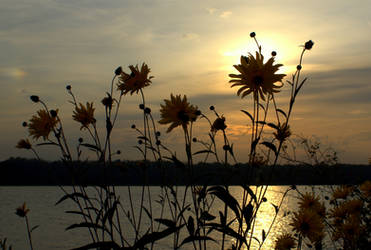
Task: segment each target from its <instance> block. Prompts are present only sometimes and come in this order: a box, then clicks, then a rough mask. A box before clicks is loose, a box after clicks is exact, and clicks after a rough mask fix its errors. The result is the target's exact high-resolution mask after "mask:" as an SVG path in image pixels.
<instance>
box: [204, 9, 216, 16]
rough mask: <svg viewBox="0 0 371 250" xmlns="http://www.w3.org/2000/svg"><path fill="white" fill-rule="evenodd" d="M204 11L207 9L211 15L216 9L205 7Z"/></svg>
mask: <svg viewBox="0 0 371 250" xmlns="http://www.w3.org/2000/svg"><path fill="white" fill-rule="evenodd" d="M206 11H207V12H208V13H209V14H210V15H212V14H214V13H215V11H217V9H215V8H206Z"/></svg>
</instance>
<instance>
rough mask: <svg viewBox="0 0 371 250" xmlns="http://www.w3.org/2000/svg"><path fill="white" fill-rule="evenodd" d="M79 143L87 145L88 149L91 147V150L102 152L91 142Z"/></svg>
mask: <svg viewBox="0 0 371 250" xmlns="http://www.w3.org/2000/svg"><path fill="white" fill-rule="evenodd" d="M80 145H81V146H84V147H87V148H89V149H91V150H93V151H97V152H102V151H101V150H100V148H98V147H97V146H95V145H93V144H89V143H81V144H80Z"/></svg>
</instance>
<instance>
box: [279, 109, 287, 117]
mask: <svg viewBox="0 0 371 250" xmlns="http://www.w3.org/2000/svg"><path fill="white" fill-rule="evenodd" d="M276 111H277V112H279V113H281V114H283V115H284V116H285V117H286V118H287V115H286V113H285V112H284V111H283V110H282V109H276Z"/></svg>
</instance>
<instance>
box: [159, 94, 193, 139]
mask: <svg viewBox="0 0 371 250" xmlns="http://www.w3.org/2000/svg"><path fill="white" fill-rule="evenodd" d="M164 101H165V105H163V104H161V109H160V113H161V118H162V119H161V120H160V121H159V123H160V124H168V123H171V125H170V127H169V128H168V129H167V133H169V132H170V131H171V130H173V128H176V127H178V126H182V127H183V129H186V128H187V126H188V124H189V122H192V121H195V120H196V118H197V114H196V112H197V110H198V109H197V106H193V105H191V104H190V103H189V102H188V101H187V97H186V96H184V97H183V99H182V97H181V95H176V96H174V95H173V94H171V96H170V100H167V99H165V100H164Z"/></svg>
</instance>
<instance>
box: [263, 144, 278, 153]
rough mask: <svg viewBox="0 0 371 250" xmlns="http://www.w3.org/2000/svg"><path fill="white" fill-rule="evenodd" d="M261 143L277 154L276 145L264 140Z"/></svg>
mask: <svg viewBox="0 0 371 250" xmlns="http://www.w3.org/2000/svg"><path fill="white" fill-rule="evenodd" d="M261 144H263V145H264V146H266V147H267V148H269V149H271V150H272V151H273V152H274V153H275V154H277V148H276V146H275V145H274V144H273V143H271V142H267V141H264V142H262V143H261Z"/></svg>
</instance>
